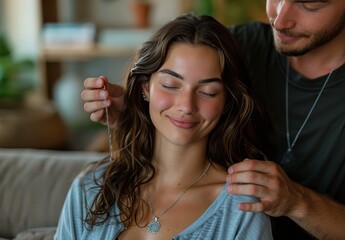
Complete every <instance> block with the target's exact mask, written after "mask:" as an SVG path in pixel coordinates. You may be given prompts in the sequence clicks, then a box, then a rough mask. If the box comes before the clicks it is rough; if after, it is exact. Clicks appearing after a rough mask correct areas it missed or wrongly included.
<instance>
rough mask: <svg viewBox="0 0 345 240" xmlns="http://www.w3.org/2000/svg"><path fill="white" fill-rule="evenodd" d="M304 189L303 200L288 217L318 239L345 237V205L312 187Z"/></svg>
mask: <svg viewBox="0 0 345 240" xmlns="http://www.w3.org/2000/svg"><path fill="white" fill-rule="evenodd" d="M303 191H304V194H303V195H304V198H303V202H302V203H301V204H299V207H298V208H296V210H295V211H294V213H291V215H289V216H288V217H290V218H291V219H292V220H293V221H295V222H296V223H297V224H298V225H300V226H301V227H302V228H304V229H305V230H306V231H308V232H309V233H311V234H312V235H313V236H315V237H316V238H317V239H332V240H337V239H339V240H340V239H341V240H343V239H345V205H342V204H339V203H337V202H335V201H333V200H331V199H330V198H328V197H325V196H322V195H320V194H318V193H316V192H314V191H312V190H310V189H306V188H304V189H303Z"/></svg>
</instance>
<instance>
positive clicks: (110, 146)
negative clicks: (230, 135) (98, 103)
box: [103, 84, 113, 162]
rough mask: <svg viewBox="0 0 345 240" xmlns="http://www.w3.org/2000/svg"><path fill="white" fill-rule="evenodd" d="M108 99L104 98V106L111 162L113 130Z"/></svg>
mask: <svg viewBox="0 0 345 240" xmlns="http://www.w3.org/2000/svg"><path fill="white" fill-rule="evenodd" d="M103 90H104V91H105V90H106V88H105V84H104V86H103ZM106 101H107V99H106V98H105V97H104V106H105V116H106V120H107V130H108V144H109V154H110V157H109V158H110V159H109V160H110V162H111V161H112V160H113V143H112V136H111V129H110V124H109V110H108V107H107V104H106Z"/></svg>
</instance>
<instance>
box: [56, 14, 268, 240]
mask: <svg viewBox="0 0 345 240" xmlns="http://www.w3.org/2000/svg"><path fill="white" fill-rule="evenodd" d="M248 81H249V76H248V71H247V70H246V68H245V66H244V64H243V61H242V59H241V57H240V55H239V53H238V50H237V48H236V45H235V43H234V41H233V39H232V37H231V35H230V33H229V31H228V30H227V28H226V27H224V26H223V25H222V24H220V23H219V22H217V21H216V20H215V19H213V18H212V17H207V16H201V17H197V16H194V15H192V14H188V15H182V16H180V17H178V18H176V19H174V20H172V21H171V22H169V23H167V24H166V25H164V26H163V27H162V28H161V29H159V30H158V31H157V32H156V33H155V34H154V35H153V36H152V37H151V38H150V39H149V40H148V41H147V42H146V43H144V44H143V46H142V48H141V49H140V51H139V52H138V55H137V56H136V61H135V64H134V65H133V66H132V68H131V71H130V72H129V74H128V77H127V79H126V83H125V93H124V102H125V106H126V107H125V109H124V111H123V112H122V115H121V116H120V118H119V121H118V127H117V128H116V130H114V133H113V136H114V140H115V141H114V144H113V146H112V154H111V156H112V157H111V161H109V159H108V160H107V159H105V160H103V161H101V162H99V163H97V164H96V165H95V166H94V167H93V168H91V169H90V170H89V171H87V172H86V173H84V174H82V175H80V176H79V177H78V178H77V179H76V180H75V181H74V183H73V185H72V187H71V189H70V191H69V193H68V196H67V198H66V202H65V205H64V207H63V210H62V215H61V217H60V221H59V225H58V229H57V233H56V236H55V238H56V239H116V238H118V239H120V240H121V239H271V228H270V221H269V218H268V217H267V216H266V215H264V214H262V213H245V212H240V211H239V210H238V207H237V205H238V204H239V203H240V202H252V201H256V199H253V198H251V197H245V196H231V195H228V194H227V193H226V190H225V189H226V176H227V172H226V170H227V168H228V167H229V166H230V165H231V164H233V163H235V162H239V161H242V159H244V158H246V157H252V158H259V159H265V154H264V153H263V152H262V151H261V150H260V149H262V147H263V146H262V144H261V142H260V135H259V134H258V130H257V126H256V125H255V124H257V120H258V119H257V118H256V116H257V115H259V113H260V108H259V106H258V104H257V102H256V101H254V99H253V97H252V96H251V93H250V92H249V88H248V86H247V84H248Z"/></svg>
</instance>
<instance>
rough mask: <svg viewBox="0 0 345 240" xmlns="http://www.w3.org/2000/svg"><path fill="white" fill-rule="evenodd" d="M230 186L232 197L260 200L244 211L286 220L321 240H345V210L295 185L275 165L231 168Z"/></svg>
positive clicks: (251, 163)
mask: <svg viewBox="0 0 345 240" xmlns="http://www.w3.org/2000/svg"><path fill="white" fill-rule="evenodd" d="M306 174H307V173H306ZM227 182H228V183H229V186H228V189H227V191H228V192H229V193H230V194H242V195H250V196H254V197H258V198H260V199H261V202H257V203H241V204H240V205H239V208H240V210H242V211H252V212H261V211H262V212H265V213H266V214H268V215H270V216H274V217H278V216H287V217H289V218H290V219H292V220H293V221H295V222H296V223H297V224H298V225H300V226H301V227H302V228H304V229H305V230H306V231H308V232H309V233H311V234H312V235H314V236H315V237H317V238H318V239H345V206H344V205H341V204H339V203H336V202H335V201H333V200H332V199H330V198H328V197H326V196H323V195H321V194H319V193H316V192H314V191H312V190H310V189H308V188H306V187H303V186H302V185H299V184H298V183H296V182H294V181H292V180H291V179H289V177H288V176H287V175H286V174H285V172H284V171H283V169H282V168H281V167H280V166H279V165H278V164H276V163H273V162H271V161H257V160H245V161H243V162H241V163H236V164H234V165H233V166H231V167H230V168H229V175H228V177H227Z"/></svg>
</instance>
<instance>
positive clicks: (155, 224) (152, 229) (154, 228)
mask: <svg viewBox="0 0 345 240" xmlns="http://www.w3.org/2000/svg"><path fill="white" fill-rule="evenodd" d="M210 166H211V163H210V162H209V163H208V165H207V167H206V169H205V171H204V172H203V173H202V174H201V175H200V176H199V177H198V178H197V179H196V180H195V181H194V182H192V183H191V184H190V185H188V187H186V189H185V190H184V191H183V192H182V193H181V195H180V196H179V197H178V198H177V199H176V200H175V201H174V202H173V203H172V204H171V205H170V206H169V207H167V208H166V209H165V210H164V211H163V212H162V213H161V214H160V215H158V216H157V215H156V214H155V212H154V210H153V207H152V202H151V198H150V192H149V189H147V191H146V199H147V203H148V204H149V207H150V210H151V212H152V215H153V220H152V221H151V222H150V223H149V225H148V226H147V230H148V231H149V233H151V234H156V233H158V232H159V230H160V228H161V223H160V222H159V219H160V218H161V217H162V216H163V215H164V214H165V213H166V212H168V211H169V210H170V209H172V208H173V207H174V206H175V205H176V204H177V203H178V201H180V199H181V198H182V197H183V195H184V194H185V193H186V192H187V191H188V189H190V188H191V187H192V186H193V185H194V184H196V183H197V182H199V181H200V180H201V179H202V178H203V177H204V176H205V175H206V174H207V172H208V170H209V168H210Z"/></svg>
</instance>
